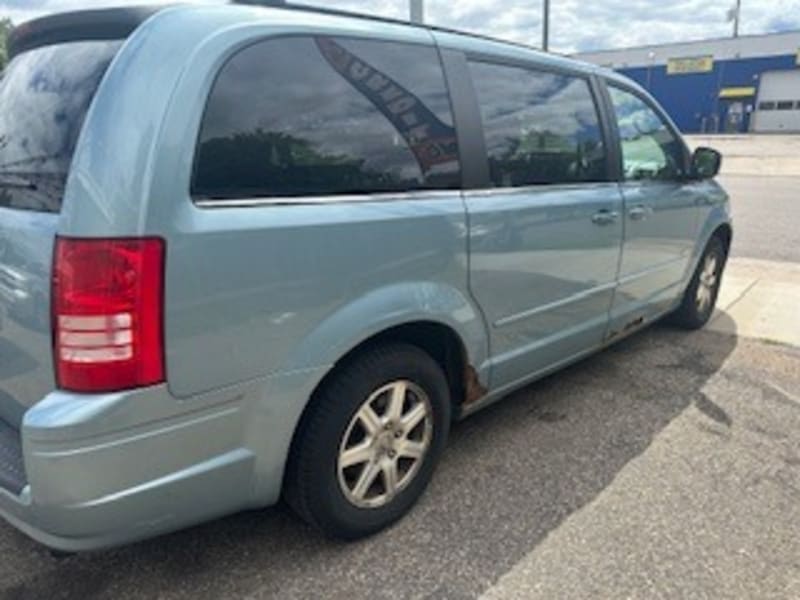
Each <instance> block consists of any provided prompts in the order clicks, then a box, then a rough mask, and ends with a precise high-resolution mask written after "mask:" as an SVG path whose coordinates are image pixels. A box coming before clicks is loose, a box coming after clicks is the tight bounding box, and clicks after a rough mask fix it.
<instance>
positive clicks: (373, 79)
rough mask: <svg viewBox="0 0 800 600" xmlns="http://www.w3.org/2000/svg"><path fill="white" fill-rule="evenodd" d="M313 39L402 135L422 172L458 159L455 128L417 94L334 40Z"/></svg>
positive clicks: (339, 70)
mask: <svg viewBox="0 0 800 600" xmlns="http://www.w3.org/2000/svg"><path fill="white" fill-rule="evenodd" d="M315 40H316V43H317V47H318V48H319V50H320V52H321V54H322V56H323V57H324V58H325V60H326V61H328V63H329V64H330V65H331V66H332V67H333V68H334V69H335V70H336V72H337V73H339V74H340V75H341V76H342V77H344V78H345V79H346V80H347V81H348V83H350V85H352V86H353V87H354V88H355V89H356V90H358V91H359V92H360V93H361V94H362V95H364V96H365V97H366V98H367V99H368V100H369V101H370V102H371V103H372V104H373V105H374V106H375V108H377V109H378V110H379V111H380V112H381V113H382V114H383V115H384V116H385V117H386V118H387V119H388V120H389V121H390V122H391V123H392V125H393V126H394V128H395V129H396V130H397V131H398V132H399V133H400V135H402V136H403V139H405V140H406V143H407V144H408V145H409V147H410V148H411V151H412V152H413V153H414V156H415V157H416V160H417V162H418V163H419V166H420V168H421V169H422V171H423V172H424V173H427V172H428V171H429V170H430V169H431V168H433V167H434V166H436V165H440V164H444V163H448V162H452V161H455V160H457V159H458V145H457V143H456V133H455V129H454V128H453V127H451V126H449V125H446V124H445V123H442V121H441V120H440V119H439V118H438V117H437V116H436V115H435V114H434V113H433V112H432V111H431V110H430V109H429V108H428V107H427V106H425V104H424V103H423V102H422V101H421V100H420V99H419V98H418V97H416V96H415V95H414V94H412V93H411V92H409V91H408V90H406V89H405V88H404V87H403V86H401V85H400V84H399V83H397V82H396V81H394V80H393V79H391V78H390V77H388V76H387V75H386V74H384V73H382V72H381V71H379V70H378V69H376V68H375V67H372V66H371V65H369V64H368V63H367V62H365V61H363V60H361V59H360V58H359V57H357V56H356V55H355V54H353V53H352V52H350V51H349V50H347V49H346V48H344V47H342V46H341V45H339V44H337V43H336V42H335V41H334V40H332V39H330V38H326V37H317V38H315Z"/></svg>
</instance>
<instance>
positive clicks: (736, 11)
mask: <svg viewBox="0 0 800 600" xmlns="http://www.w3.org/2000/svg"><path fill="white" fill-rule="evenodd" d="M731 13H732V14H731ZM731 13H729V15H730V16H729V18H730V19H731V20H732V21H733V37H735V38H738V37H739V19H740V17H741V15H742V0H736V6H735V7H734V8H733V9H731Z"/></svg>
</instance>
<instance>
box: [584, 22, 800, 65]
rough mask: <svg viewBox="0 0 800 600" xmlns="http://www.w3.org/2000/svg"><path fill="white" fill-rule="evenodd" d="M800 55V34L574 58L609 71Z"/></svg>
mask: <svg viewBox="0 0 800 600" xmlns="http://www.w3.org/2000/svg"><path fill="white" fill-rule="evenodd" d="M798 53H800V30H798V31H786V32H781V33H769V34H759V35H742V36H739V37H737V38H733V37H728V38H714V39H707V40H696V41H691V42H679V43H673V44H655V45H648V46H638V47H634V48H620V49H617V50H598V51H593V52H579V53H577V54H575V55H574V57H575V58H578V59H580V60H585V61H587V62H591V63H594V64H598V65H603V66H607V67H613V68H620V67H623V68H624V67H639V66H647V65H658V64H662V65H663V64H666V63H667V61H668V60H669V59H671V58H690V57H697V56H713V57H714V58H715V59H716V60H732V59H739V58H756V57H762V56H778V55H786V54H798Z"/></svg>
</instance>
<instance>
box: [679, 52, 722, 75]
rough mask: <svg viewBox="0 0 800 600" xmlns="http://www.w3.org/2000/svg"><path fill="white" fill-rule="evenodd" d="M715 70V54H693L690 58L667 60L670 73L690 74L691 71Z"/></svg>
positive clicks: (705, 71)
mask: <svg viewBox="0 0 800 600" xmlns="http://www.w3.org/2000/svg"><path fill="white" fill-rule="evenodd" d="M713 70H714V57H713V56H692V57H689V58H670V59H669V60H668V61H667V74H668V75H688V74H690V73H710V72H711V71H713Z"/></svg>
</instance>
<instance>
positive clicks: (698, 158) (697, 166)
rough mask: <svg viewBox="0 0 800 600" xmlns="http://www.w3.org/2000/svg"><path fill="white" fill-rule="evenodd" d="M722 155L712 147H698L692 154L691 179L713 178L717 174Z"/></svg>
mask: <svg viewBox="0 0 800 600" xmlns="http://www.w3.org/2000/svg"><path fill="white" fill-rule="evenodd" d="M721 166H722V155H721V154H720V153H719V152H717V151H716V150H714V149H713V148H702V147H701V148H698V149H697V150H695V151H694V154H693V155H692V171H691V175H692V178H693V179H713V178H714V177H716V176H717V175H719V170H720V167H721Z"/></svg>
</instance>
